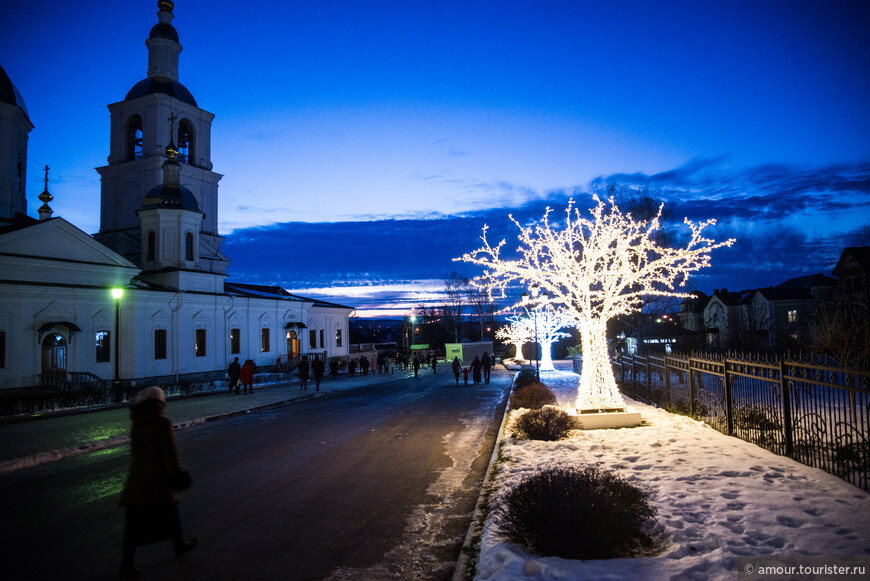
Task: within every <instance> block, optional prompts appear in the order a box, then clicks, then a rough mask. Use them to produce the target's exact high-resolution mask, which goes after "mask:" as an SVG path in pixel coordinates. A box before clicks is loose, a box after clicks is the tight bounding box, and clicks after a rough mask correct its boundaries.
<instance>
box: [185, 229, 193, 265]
mask: <svg viewBox="0 0 870 581" xmlns="http://www.w3.org/2000/svg"><path fill="white" fill-rule="evenodd" d="M184 259H185V260H193V234H191V233H190V232H188V233H187V234H185V235H184Z"/></svg>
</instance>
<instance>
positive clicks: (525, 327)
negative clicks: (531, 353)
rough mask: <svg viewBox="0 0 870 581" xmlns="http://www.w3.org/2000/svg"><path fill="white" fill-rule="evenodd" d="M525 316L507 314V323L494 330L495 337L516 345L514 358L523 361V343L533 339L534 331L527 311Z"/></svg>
mask: <svg viewBox="0 0 870 581" xmlns="http://www.w3.org/2000/svg"><path fill="white" fill-rule="evenodd" d="M525 313H526V314H525V316H523V315H520V314H514V315H509V316H508V317H507V323H508V324H507V325H506V326H504V327H502V328H500V329H498V330H496V332H495V338H496V339H500V340H502V341H506V342H508V343H510V344H512V345H514V346H515V347H516V350H517V354H516V356H515V357H514V359H517V360H519V361H523V360H524V359H525V358H524V357H523V344H524V343H528V342H529V341H533V340H534V338H535V332H534V330H533V328H532V319H531V317H530V316H529V313H528V311H526V312H525Z"/></svg>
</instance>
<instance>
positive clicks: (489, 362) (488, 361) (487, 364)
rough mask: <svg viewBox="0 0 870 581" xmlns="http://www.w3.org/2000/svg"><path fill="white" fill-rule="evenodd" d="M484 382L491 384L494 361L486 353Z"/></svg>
mask: <svg viewBox="0 0 870 581" xmlns="http://www.w3.org/2000/svg"><path fill="white" fill-rule="evenodd" d="M481 363H483V382H484V383H489V372H490V369H491V368H492V359H490V358H489V354H488V353H487V352H486V351H484V352H483V361H482V362H481Z"/></svg>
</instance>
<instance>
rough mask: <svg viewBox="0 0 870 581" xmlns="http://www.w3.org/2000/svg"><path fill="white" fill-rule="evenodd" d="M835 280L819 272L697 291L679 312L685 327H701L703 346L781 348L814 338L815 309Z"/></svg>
mask: <svg viewBox="0 0 870 581" xmlns="http://www.w3.org/2000/svg"><path fill="white" fill-rule="evenodd" d="M836 286H837V281H836V280H834V279H832V278H830V277H827V276H824V275H821V274H815V275H808V276H801V277H797V278H792V279H789V280H787V281H785V282H783V283H781V284H779V285H777V286H775V287H767V288H758V289H750V290H742V291H739V292H729V291H728V289H716V290H714V291H713V294H712V295H710V296H707V295H705V294H704V293H700V292H696V293H694V295H695V296H694V297H693V298H692V299H688V300H686V301H683V303H682V305H681V311H680V313H679V318H680V322H681V325H682V326H683V328H684V329H686V330H687V331H691V332H694V333H699V334H700V333H702V334H703V336H704V337H705V341H704V347H705V348H707V349H735V350H749V351H767V350H783V349H789V348H800V347H806V346H809V345H811V344H812V343H813V341H814V337H815V334H816V328H817V325H818V313H819V310H820V309H821V308H823V305H825V304H826V303H827V302H828V301H830V300H831V299H832V298H833V297H834V294H835V290H836Z"/></svg>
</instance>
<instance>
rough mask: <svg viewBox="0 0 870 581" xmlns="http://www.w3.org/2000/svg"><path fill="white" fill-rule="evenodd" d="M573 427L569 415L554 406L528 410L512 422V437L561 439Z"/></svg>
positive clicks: (545, 439)
mask: <svg viewBox="0 0 870 581" xmlns="http://www.w3.org/2000/svg"><path fill="white" fill-rule="evenodd" d="M572 428H573V422H572V421H571V416H569V415H568V414H567V413H565V410H562V409H560V408H557V407H555V406H550V405H548V406H544V407H542V408H541V409H539V410H529V411H527V412H525V413H523V415H521V416H520V417H518V418H517V419H516V422H514V437H515V438H521V439H523V440H544V441H546V442H552V441H555V440H561V439H562V438H564V437H565V436H567V435H568V432H569V431H571V429H572Z"/></svg>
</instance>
